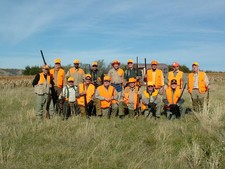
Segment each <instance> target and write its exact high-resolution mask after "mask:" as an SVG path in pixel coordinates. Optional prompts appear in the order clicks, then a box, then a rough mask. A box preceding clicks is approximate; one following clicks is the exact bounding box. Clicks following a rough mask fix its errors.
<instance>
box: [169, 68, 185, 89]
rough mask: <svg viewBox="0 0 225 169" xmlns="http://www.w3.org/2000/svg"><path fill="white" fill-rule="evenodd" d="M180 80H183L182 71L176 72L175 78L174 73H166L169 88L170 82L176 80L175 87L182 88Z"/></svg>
mask: <svg viewBox="0 0 225 169" xmlns="http://www.w3.org/2000/svg"><path fill="white" fill-rule="evenodd" d="M182 78H183V72H182V71H180V70H178V73H177V74H176V76H174V72H173V71H170V72H169V73H168V86H170V82H171V80H173V79H176V80H177V85H178V86H179V87H180V88H182V87H183V83H184V81H183V79H182Z"/></svg>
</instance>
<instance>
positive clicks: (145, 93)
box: [141, 90, 159, 111]
mask: <svg viewBox="0 0 225 169" xmlns="http://www.w3.org/2000/svg"><path fill="white" fill-rule="evenodd" d="M158 93H159V92H158V90H155V91H154V92H153V93H152V95H150V94H149V93H148V92H147V91H146V90H144V92H143V95H144V97H145V98H147V99H150V97H154V98H156V97H157V95H158ZM143 95H142V96H143ZM146 109H147V105H145V104H144V103H143V102H142V104H141V110H142V111H143V110H146Z"/></svg>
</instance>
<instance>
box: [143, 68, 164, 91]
mask: <svg viewBox="0 0 225 169" xmlns="http://www.w3.org/2000/svg"><path fill="white" fill-rule="evenodd" d="M155 71H156V74H155V82H153V84H154V85H155V88H160V87H162V85H163V84H162V79H163V78H164V77H163V76H162V71H161V70H160V69H156V70H155ZM152 72H153V70H152V69H151V70H148V71H147V82H148V81H152V80H153V77H152Z"/></svg>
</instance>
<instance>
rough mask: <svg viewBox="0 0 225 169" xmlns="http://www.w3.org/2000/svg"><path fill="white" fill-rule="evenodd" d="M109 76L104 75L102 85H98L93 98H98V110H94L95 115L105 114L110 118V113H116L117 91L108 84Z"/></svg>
mask: <svg viewBox="0 0 225 169" xmlns="http://www.w3.org/2000/svg"><path fill="white" fill-rule="evenodd" d="M110 80H111V78H110V77H109V76H105V77H104V79H103V85H101V86H99V87H98V88H97V90H96V93H95V98H96V99H99V100H100V107H101V109H100V111H97V112H96V115H97V116H99V117H101V116H107V117H108V118H110V117H111V116H112V115H116V114H117V110H118V105H117V99H118V96H117V93H116V89H115V88H114V87H113V86H111V85H110Z"/></svg>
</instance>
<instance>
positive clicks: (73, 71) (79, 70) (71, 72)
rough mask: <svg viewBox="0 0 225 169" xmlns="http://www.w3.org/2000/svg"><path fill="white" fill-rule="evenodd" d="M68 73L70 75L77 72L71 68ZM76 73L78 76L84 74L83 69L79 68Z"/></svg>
mask: <svg viewBox="0 0 225 169" xmlns="http://www.w3.org/2000/svg"><path fill="white" fill-rule="evenodd" d="M69 71H70V74H74V73H75V72H76V71H77V70H76V69H75V67H72V68H70V70H69ZM78 73H79V74H80V75H82V74H84V71H83V69H81V68H79V69H78Z"/></svg>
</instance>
